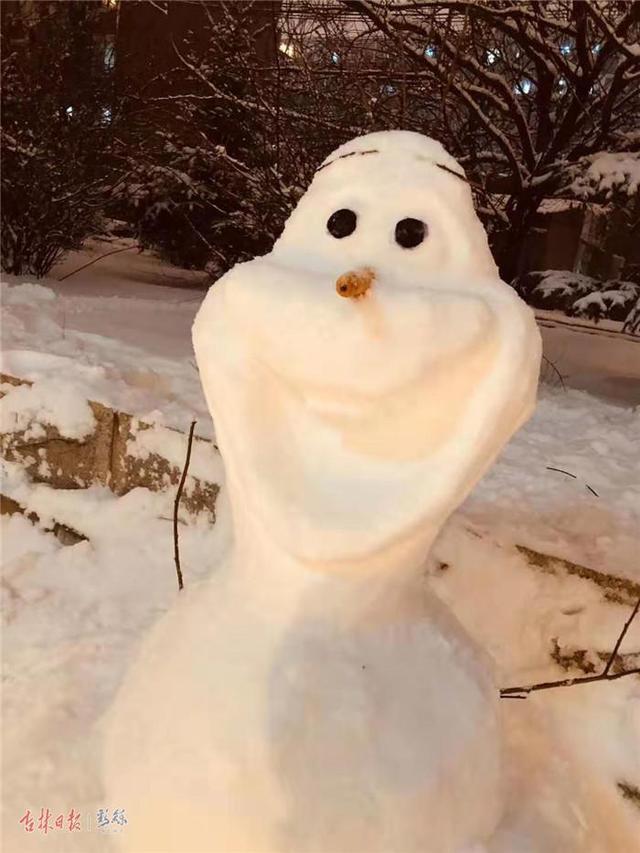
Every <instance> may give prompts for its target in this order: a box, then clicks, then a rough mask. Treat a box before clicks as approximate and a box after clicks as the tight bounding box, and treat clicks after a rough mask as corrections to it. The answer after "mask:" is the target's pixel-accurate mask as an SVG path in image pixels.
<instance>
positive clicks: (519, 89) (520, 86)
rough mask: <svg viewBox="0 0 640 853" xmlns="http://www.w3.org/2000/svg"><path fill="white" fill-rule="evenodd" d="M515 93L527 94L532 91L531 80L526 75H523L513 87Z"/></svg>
mask: <svg viewBox="0 0 640 853" xmlns="http://www.w3.org/2000/svg"><path fill="white" fill-rule="evenodd" d="M513 91H514V92H515V93H516V95H529V94H530V93H531V92H532V91H533V82H532V81H531V80H529V78H528V77H523V78H522V80H520V82H519V83H517V84H516V85H515V86H514V87H513Z"/></svg>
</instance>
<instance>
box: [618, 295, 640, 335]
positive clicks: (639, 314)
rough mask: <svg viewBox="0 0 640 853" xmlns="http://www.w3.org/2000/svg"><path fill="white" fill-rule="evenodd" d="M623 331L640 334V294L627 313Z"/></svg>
mask: <svg viewBox="0 0 640 853" xmlns="http://www.w3.org/2000/svg"><path fill="white" fill-rule="evenodd" d="M622 331H623V332H627V333H628V334H630V335H640V296H639V297H638V299H637V300H636V303H635V305H634V306H633V307H632V308H631V311H629V313H628V314H627V319H626V320H625V321H624V326H623V327H622Z"/></svg>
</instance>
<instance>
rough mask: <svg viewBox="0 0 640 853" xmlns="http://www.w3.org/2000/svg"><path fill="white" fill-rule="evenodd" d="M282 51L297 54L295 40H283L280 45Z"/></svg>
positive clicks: (291, 54)
mask: <svg viewBox="0 0 640 853" xmlns="http://www.w3.org/2000/svg"><path fill="white" fill-rule="evenodd" d="M279 50H280V53H284V54H285V55H286V56H295V53H296V49H295V47H294V46H293V42H291V41H285V40H282V41H281V42H280V45H279Z"/></svg>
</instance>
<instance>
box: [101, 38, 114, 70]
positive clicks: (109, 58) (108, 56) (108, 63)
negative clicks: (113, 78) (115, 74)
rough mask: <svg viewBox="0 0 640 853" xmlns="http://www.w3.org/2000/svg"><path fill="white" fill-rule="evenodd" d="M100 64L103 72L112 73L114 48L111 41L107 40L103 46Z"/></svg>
mask: <svg viewBox="0 0 640 853" xmlns="http://www.w3.org/2000/svg"><path fill="white" fill-rule="evenodd" d="M102 62H103V64H104V70H105V71H113V69H114V68H115V64H116V48H115V45H114V43H113V40H112V39H109V40H108V41H107V43H106V44H105V46H104V53H103V55H102Z"/></svg>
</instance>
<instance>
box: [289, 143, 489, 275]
mask: <svg viewBox="0 0 640 853" xmlns="http://www.w3.org/2000/svg"><path fill="white" fill-rule="evenodd" d="M272 254H273V256H274V257H277V258H278V259H281V260H282V261H283V262H284V263H291V264H292V265H297V264H301V265H304V266H305V267H306V268H307V269H308V268H309V267H311V268H314V267H315V268H318V269H326V270H327V271H329V272H332V273H335V274H340V273H341V272H345V271H346V270H347V269H358V268H360V267H371V268H373V269H374V271H376V272H379V273H386V272H396V271H397V272H401V274H402V276H403V277H404V278H405V279H411V278H416V279H417V280H418V281H423V282H424V281H425V278H426V277H427V276H428V275H430V274H440V275H441V274H443V273H457V274H463V273H465V272H466V273H467V274H469V273H470V274H472V275H475V276H477V275H478V274H481V273H486V274H489V275H491V274H494V273H495V271H496V268H495V264H494V262H493V258H492V257H491V254H490V252H489V249H488V246H487V241H486V235H485V233H484V230H483V229H482V226H481V224H480V222H479V221H478V218H477V216H476V214H475V211H474V209H473V201H472V197H471V191H470V188H469V186H468V184H467V182H466V179H465V177H464V175H463V173H462V170H461V169H460V168H459V167H451V166H449V165H446V164H442V163H441V164H438V162H437V161H435V160H434V159H432V156H429V157H427V156H426V154H421V153H419V152H414V151H406V150H402V149H401V150H400V151H396V150H392V151H390V152H389V151H384V150H383V151H380V152H377V151H374V150H369V151H365V153H363V154H360V153H352V154H349V153H347V154H346V155H343V156H341V157H340V156H339V157H337V158H336V159H334V160H330V161H329V162H328V163H327V164H325V165H324V166H323V167H321V169H320V170H319V171H318V172H317V173H316V176H315V178H314V181H313V183H312V184H311V187H310V188H309V190H308V191H307V193H306V194H305V195H304V196H303V198H302V199H301V200H300V202H299V204H298V206H297V208H296V210H295V211H294V212H293V214H292V216H291V217H290V219H289V221H288V222H287V225H286V227H285V230H284V233H283V235H282V237H281V238H280V240H279V241H278V242H277V243H276V245H275V247H274V251H273V253H272Z"/></svg>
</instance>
